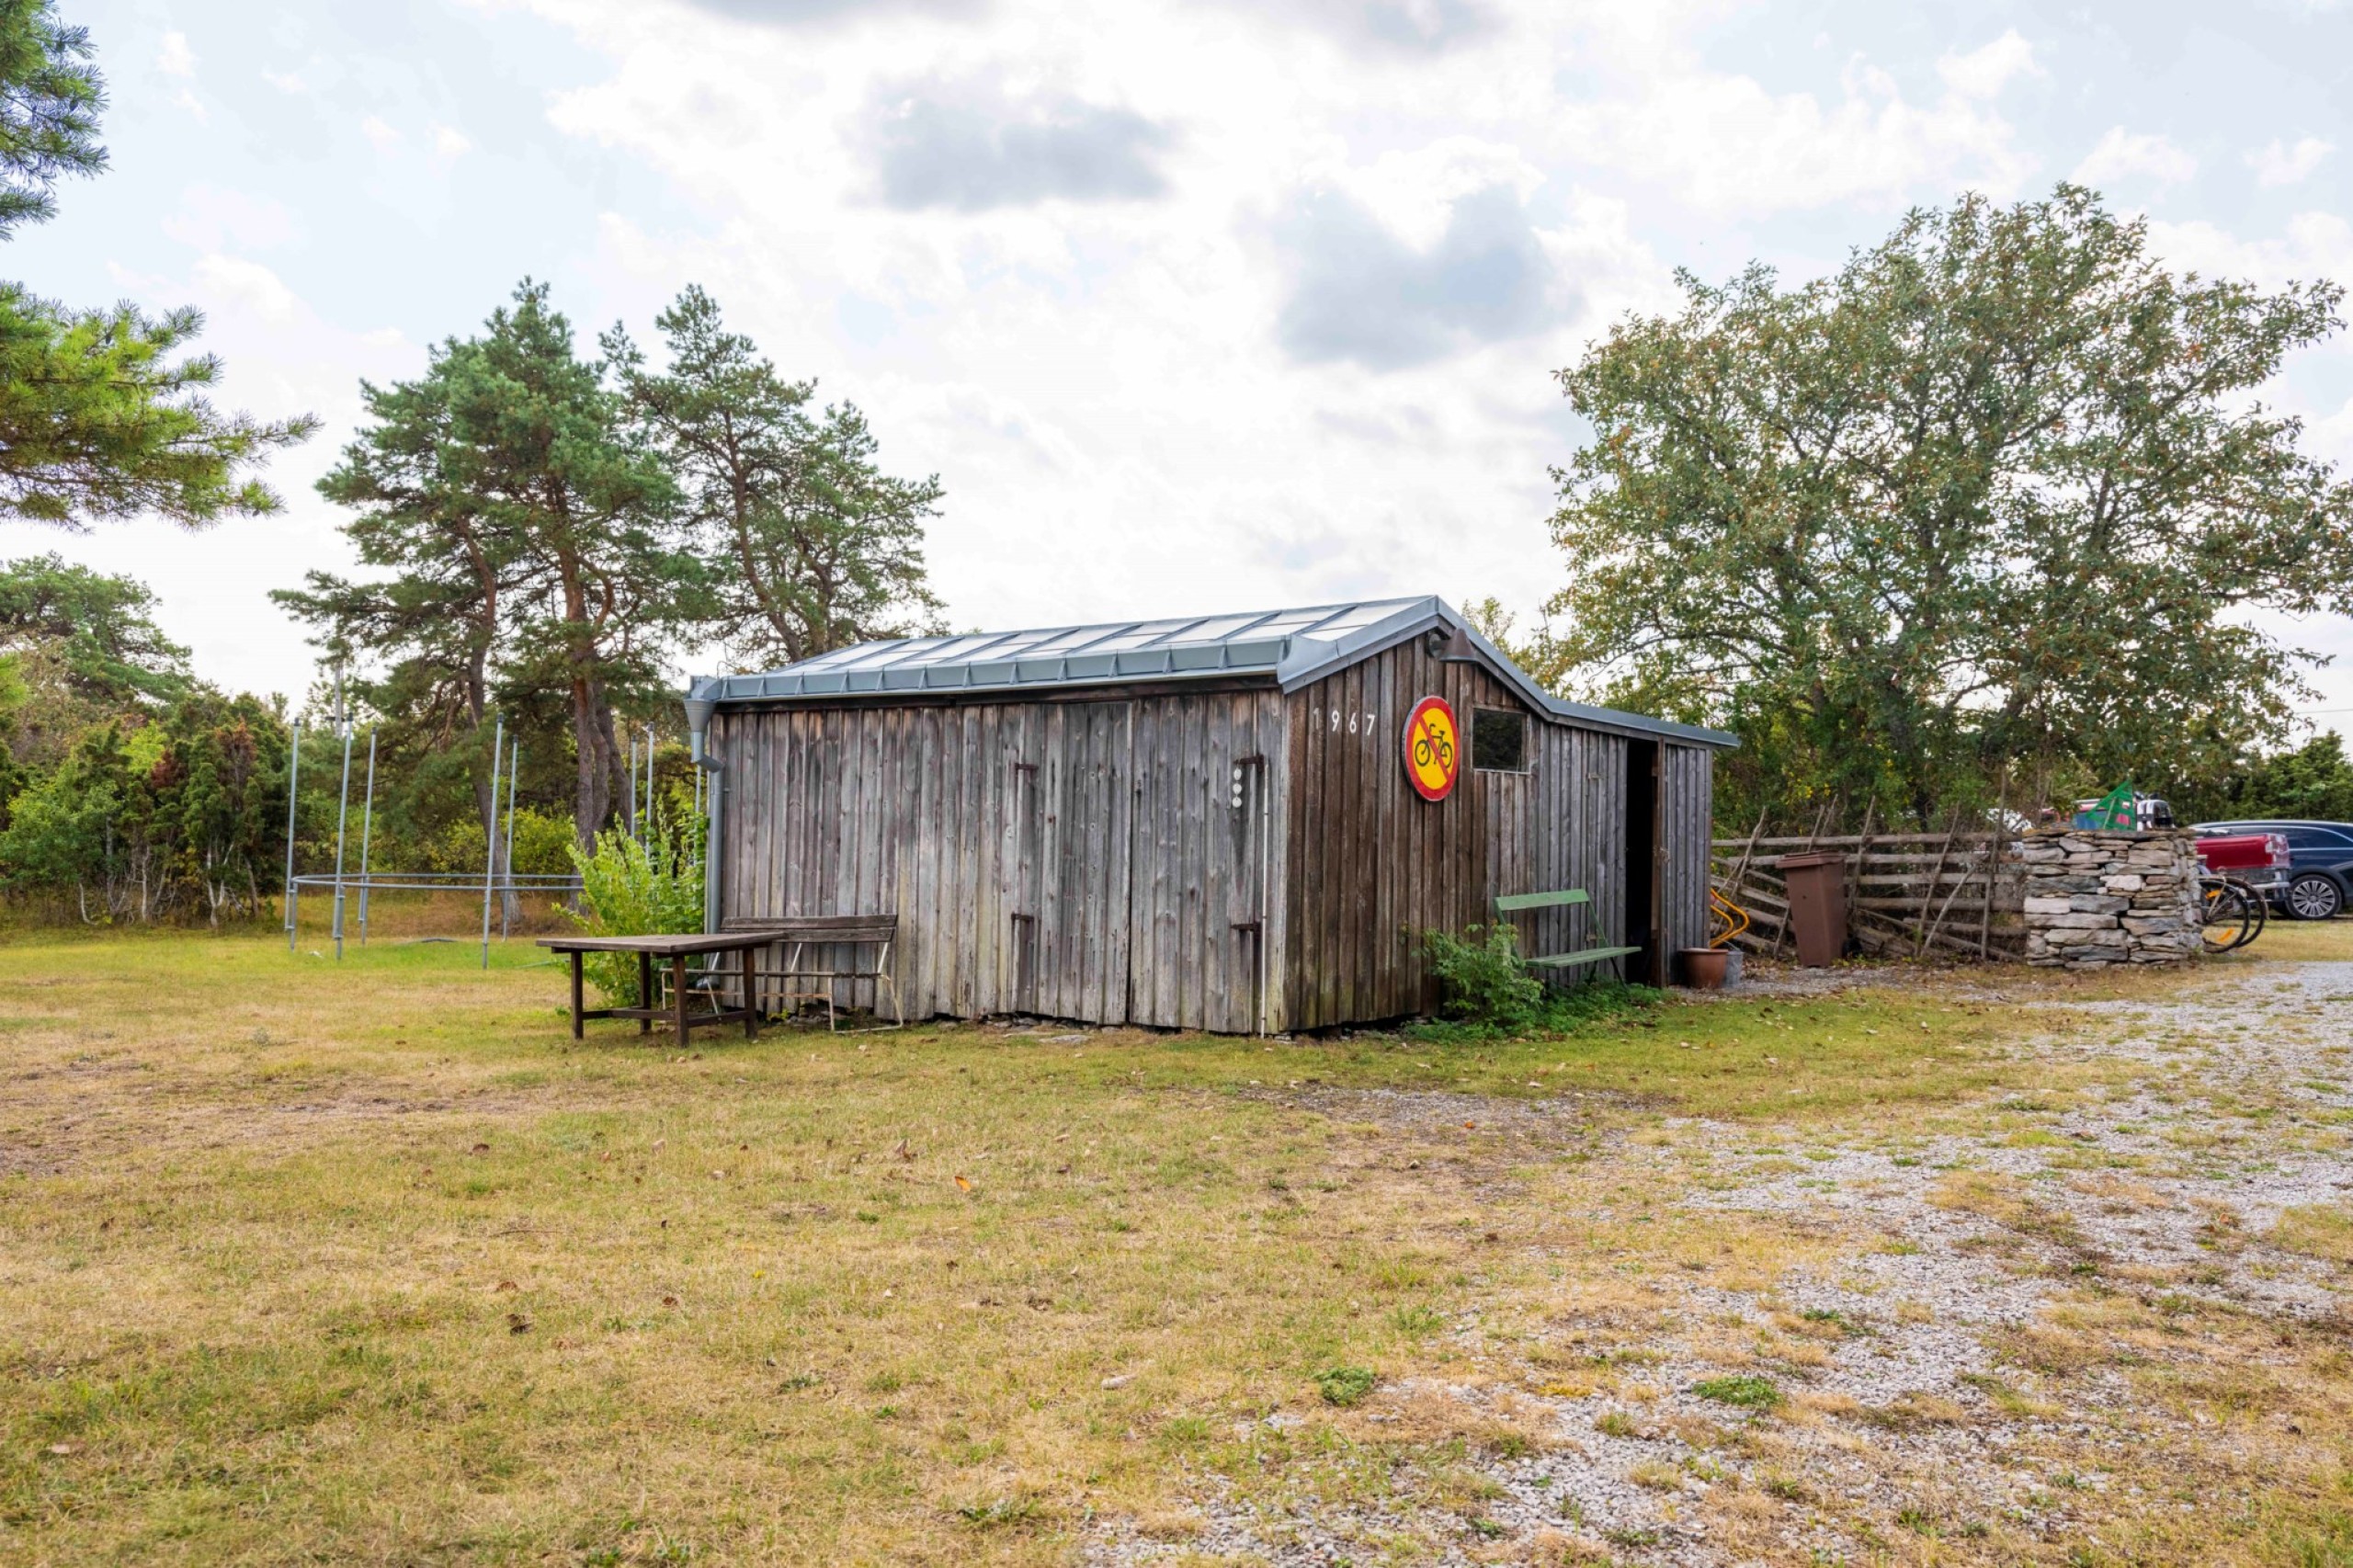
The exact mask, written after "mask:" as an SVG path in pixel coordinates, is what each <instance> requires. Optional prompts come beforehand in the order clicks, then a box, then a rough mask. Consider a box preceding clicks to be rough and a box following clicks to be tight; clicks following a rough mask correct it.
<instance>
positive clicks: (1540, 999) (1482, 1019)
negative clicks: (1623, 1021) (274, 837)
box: [1407, 925, 1663, 1041]
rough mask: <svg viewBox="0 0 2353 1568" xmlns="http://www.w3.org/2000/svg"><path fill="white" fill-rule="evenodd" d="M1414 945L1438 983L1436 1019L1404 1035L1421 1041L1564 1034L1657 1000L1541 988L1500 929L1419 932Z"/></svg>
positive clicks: (1592, 987) (1628, 988) (1615, 989)
mask: <svg viewBox="0 0 2353 1568" xmlns="http://www.w3.org/2000/svg"><path fill="white" fill-rule="evenodd" d="M1422 947H1423V952H1424V953H1425V955H1426V956H1427V959H1428V960H1429V967H1430V974H1431V976H1432V977H1433V978H1435V979H1436V980H1437V981H1438V998H1439V1000H1438V1012H1439V1015H1440V1017H1439V1018H1438V1021H1436V1022H1432V1023H1424V1024H1419V1025H1415V1026H1414V1027H1413V1028H1411V1029H1409V1030H1408V1031H1407V1032H1409V1033H1411V1034H1414V1035H1415V1036H1417V1037H1419V1038H1421V1039H1425V1040H1441V1041H1443V1040H1482V1039H1487V1038H1491V1037H1493V1036H1495V1035H1524V1034H1569V1033H1573V1032H1574V1031H1575V1030H1577V1029H1578V1028H1582V1027H1584V1026H1585V1025H1587V1024H1593V1023H1598V1022H1601V1021H1602V1020H1604V1019H1607V1018H1613V1017H1617V1016H1619V1015H1620V1014H1621V1013H1627V1012H1632V1011H1634V1010H1636V1009H1638V1008H1643V1007H1649V1006H1655V1005H1656V1004H1657V1003H1658V1002H1659V1001H1660V1000H1661V999H1662V995H1663V994H1662V993H1661V992H1658V991H1656V990H1654V989H1653V988H1651V987H1650V986H1647V985H1629V984H1626V983H1622V982H1620V981H1616V980H1589V981H1586V982H1585V983H1583V984H1580V985H1569V986H1560V985H1547V984H1546V983H1544V981H1543V979H1542V978H1541V977H1540V976H1539V975H1538V974H1537V973H1536V972H1535V971H1532V970H1530V969H1529V967H1528V964H1527V962H1526V961H1525V960H1522V959H1521V958H1520V956H1519V933H1518V931H1517V930H1515V929H1514V928H1513V927H1511V926H1507V925H1497V926H1471V927H1470V928H1468V929H1467V930H1465V931H1464V932H1463V933H1462V934H1461V936H1459V937H1458V936H1456V935H1454V934H1453V933H1451V932H1448V931H1425V932H1423V933H1422Z"/></svg>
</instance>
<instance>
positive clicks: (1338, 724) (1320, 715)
mask: <svg viewBox="0 0 2353 1568" xmlns="http://www.w3.org/2000/svg"><path fill="white" fill-rule="evenodd" d="M1313 711H1314V717H1313V720H1312V721H1311V722H1313V723H1317V724H1324V725H1327V726H1328V727H1329V728H1330V729H1331V732H1332V733H1334V734H1339V733H1343V732H1344V731H1345V732H1346V733H1348V734H1351V735H1365V736H1368V737H1369V736H1370V735H1371V733H1372V731H1373V721H1374V720H1375V719H1376V718H1377V717H1378V715H1376V714H1372V713H1365V712H1358V711H1357V710H1353V709H1347V710H1343V709H1338V708H1329V709H1326V708H1318V709H1316V710H1313Z"/></svg>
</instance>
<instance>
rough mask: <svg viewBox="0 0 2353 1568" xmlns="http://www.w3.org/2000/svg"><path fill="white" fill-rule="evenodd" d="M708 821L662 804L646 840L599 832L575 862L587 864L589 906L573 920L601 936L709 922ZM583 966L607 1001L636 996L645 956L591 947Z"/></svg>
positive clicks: (583, 877) (583, 872) (585, 900)
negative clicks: (678, 819)
mask: <svg viewBox="0 0 2353 1568" xmlns="http://www.w3.org/2000/svg"><path fill="white" fill-rule="evenodd" d="M701 827H702V824H700V823H692V824H688V825H687V827H685V828H684V829H680V828H679V827H677V826H676V824H674V823H672V822H671V821H670V820H669V819H668V818H667V817H666V816H665V815H664V814H662V813H661V812H659V811H657V812H656V813H655V815H654V819H653V821H652V822H651V823H650V824H649V826H648V831H647V833H646V835H645V839H644V842H642V843H640V842H639V841H638V840H637V839H634V838H632V837H631V836H630V835H628V834H627V833H626V832H624V831H622V830H621V829H620V828H618V827H614V828H608V829H607V830H606V831H605V832H603V833H601V834H599V835H597V844H596V847H595V848H594V849H592V850H591V851H589V852H588V853H586V854H582V853H581V852H580V850H579V848H578V847H577V846H574V848H573V850H572V862H573V864H574V866H575V867H577V868H578V869H579V871H580V900H581V903H582V904H583V906H584V907H585V914H578V915H572V919H573V921H574V923H575V924H577V925H578V926H580V927H581V928H582V929H583V930H585V931H587V932H588V933H590V934H591V935H593V936H598V937H643V936H655V935H661V934H664V933H668V932H682V931H699V930H701V929H702V915H703V908H702V832H701ZM520 838H521V835H520V833H519V832H518V833H517V839H518V840H519V839H520ZM567 913H568V912H567ZM582 967H583V969H584V971H585V973H586V974H587V976H588V978H589V979H591V980H593V981H594V982H595V983H596V985H597V994H599V995H600V996H602V997H603V998H604V1001H605V1006H629V1005H631V1004H633V1003H634V1002H635V1000H636V997H637V960H635V959H633V958H631V956H630V955H628V954H626V953H590V954H589V955H588V956H587V960H586V962H585V964H584V965H583V966H582Z"/></svg>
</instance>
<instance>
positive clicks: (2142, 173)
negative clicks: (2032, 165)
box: [2069, 125, 2198, 186]
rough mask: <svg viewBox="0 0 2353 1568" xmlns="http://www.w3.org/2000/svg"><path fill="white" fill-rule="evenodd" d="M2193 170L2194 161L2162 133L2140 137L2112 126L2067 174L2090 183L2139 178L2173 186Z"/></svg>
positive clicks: (2194, 166)
mask: <svg viewBox="0 0 2353 1568" xmlns="http://www.w3.org/2000/svg"><path fill="white" fill-rule="evenodd" d="M2197 172H2198V160H2197V159H2195V158H2193V157H2191V156H2190V155H2189V154H2188V153H2185V152H2183V151H2182V150H2181V149H2180V148H2178V147H2177V146H2175V145H2174V144H2173V143H2172V142H2168V141H2166V140H2165V138H2164V137H2163V136H2157V135H2146V136H2144V135H2141V134H2138V133H2136V132H2133V131H2127V130H2125V129H2124V127H2122V126H2120V125H2112V126H2110V127H2109V131H2108V134H2107V135H2105V136H2103V137H2101V138H2100V139H2099V144H2098V145H2097V146H2096V147H2094V148H2093V149H2092V150H2091V152H2090V153H2087V154H2086V156H2085V158H2084V161H2083V162H2082V163H2080V164H2077V165H2075V173H2074V174H2073V175H2071V176H2069V177H2070V178H2072V179H2074V180H2075V182H2076V183H2077V184H2079V185H2090V186H2102V185H2108V184H2110V183H2111V182H2113V181H2116V180H2120V179H2142V178H2145V179H2153V180H2154V181H2156V182H2157V183H2158V184H2159V185H2177V184H2179V183H2180V182H2181V181H2183V180H2186V179H2188V178H2189V177H2190V176H2192V175H2195V174H2196V173H2197Z"/></svg>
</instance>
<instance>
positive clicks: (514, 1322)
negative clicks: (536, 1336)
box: [506, 1312, 531, 1334]
mask: <svg viewBox="0 0 2353 1568" xmlns="http://www.w3.org/2000/svg"><path fill="white" fill-rule="evenodd" d="M506 1332H507V1333H509V1334H529V1333H530V1332H531V1320H530V1319H529V1318H527V1317H525V1316H524V1315H523V1314H522V1313H521V1312H508V1313H507V1314H506Z"/></svg>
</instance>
